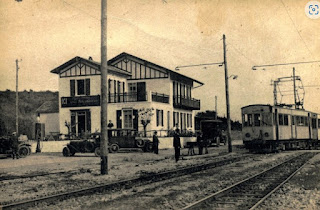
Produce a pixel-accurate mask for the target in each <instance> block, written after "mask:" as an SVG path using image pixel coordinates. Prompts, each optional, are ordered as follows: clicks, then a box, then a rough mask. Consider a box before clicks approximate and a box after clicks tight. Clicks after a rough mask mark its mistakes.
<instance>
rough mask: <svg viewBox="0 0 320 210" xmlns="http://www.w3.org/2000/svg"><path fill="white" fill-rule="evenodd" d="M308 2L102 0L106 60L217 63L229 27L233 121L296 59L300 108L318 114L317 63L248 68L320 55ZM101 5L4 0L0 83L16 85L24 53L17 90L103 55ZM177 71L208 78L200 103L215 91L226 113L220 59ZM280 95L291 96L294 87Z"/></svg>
mask: <svg viewBox="0 0 320 210" xmlns="http://www.w3.org/2000/svg"><path fill="white" fill-rule="evenodd" d="M307 3H308V1H307V0H223V1H222V0H184V1H183V0H122V1H117V0H108V2H107V5H108V8H107V16H108V32H107V34H108V44H107V47H108V49H107V50H108V59H111V58H113V57H115V56H116V55H118V54H120V53H122V52H127V53H130V54H132V55H135V56H137V57H140V58H142V59H145V60H148V61H150V62H153V63H156V64H158V65H161V66H164V67H166V68H169V69H171V70H174V69H175V67H176V66H183V65H192V64H203V63H215V62H223V42H222V36H223V34H225V36H226V44H227V52H226V56H227V66H228V74H229V75H230V76H231V75H237V76H238V77H237V79H235V80H233V79H232V78H230V79H229V93H230V109H231V118H232V119H236V120H240V119H241V107H243V106H246V105H249V104H273V86H272V85H271V81H272V80H276V79H277V78H280V77H290V76H292V68H293V67H295V69H296V75H297V76H300V77H301V80H302V83H303V85H304V86H305V89H304V90H305V96H304V108H305V109H307V110H310V111H313V112H317V113H320V106H319V105H318V104H319V102H320V86H318V85H320V74H319V70H320V62H319V63H312V64H299V65H286V66H274V67H265V70H262V68H258V70H257V71H253V70H252V66H254V65H265V64H283V63H293V62H306V61H317V60H318V61H319V60H320V36H319V35H320V19H310V18H308V17H307V16H306V14H305V6H306V4H307ZM100 7H101V2H100V0H90V1H89V0H23V1H20V2H17V1H15V0H1V1H0V54H1V56H0V90H6V89H10V90H15V76H16V62H15V61H16V59H18V60H19V61H20V60H21V62H19V67H20V70H19V90H20V91H22V90H30V89H32V90H34V91H41V90H51V91H57V90H58V76H57V75H56V74H52V73H50V70H52V69H54V68H55V67H57V66H59V65H61V64H63V63H64V62H66V61H68V60H70V59H72V58H74V57H75V56H81V57H84V58H88V57H89V56H91V57H92V58H93V60H95V61H98V62H100V33H101V32H100V15H101V8H100ZM179 73H181V74H185V75H187V76H190V77H192V78H194V79H196V80H199V81H201V82H203V83H204V84H205V85H204V86H202V87H199V88H196V89H194V90H193V97H194V98H197V99H200V100H201V111H204V110H214V109H215V96H217V98H218V100H217V104H218V106H217V111H218V115H220V116H224V115H225V113H226V111H225V110H226V103H225V101H226V99H225V81H224V68H223V67H219V66H218V65H210V66H206V67H204V66H201V67H190V68H182V69H180V71H179ZM291 84H292V83H289V82H288V83H283V84H282V85H283V87H281V88H282V89H281V90H284V92H285V91H288V90H289V91H290V88H291V89H292V86H291ZM299 91H300V92H299V93H301V90H300V89H299ZM286 93H288V92H286ZM289 93H290V92H289ZM300 95H301V94H300ZM301 97H302V95H301ZM279 98H280V96H279ZM281 102H283V103H293V95H289V96H283V97H282V98H281Z"/></svg>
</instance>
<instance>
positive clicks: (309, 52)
mask: <svg viewBox="0 0 320 210" xmlns="http://www.w3.org/2000/svg"><path fill="white" fill-rule="evenodd" d="M280 1H281V3H282V5H283V7H284V8H285V10H286V12H287V15H288V16H289V18H290V20H291V22H292V25H293V26H294V28H295V29H296V31H297V33H298V34H299V37H300V39H301V41H302V42H303V44H304V46H305V47H306V48H307V50H308V51H309V53H310V55H311V56H312V57H314V56H313V54H312V53H311V51H310V49H309V47H308V45H307V44H306V42H305V41H304V40H303V38H302V36H301V34H300V32H299V30H298V29H297V26H296V25H295V23H294V21H293V19H292V17H291V16H290V14H289V11H288V10H287V8H286V5H285V4H284V3H283V1H282V0H280Z"/></svg>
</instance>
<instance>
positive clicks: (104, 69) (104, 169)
mask: <svg viewBox="0 0 320 210" xmlns="http://www.w3.org/2000/svg"><path fill="white" fill-rule="evenodd" d="M100 70H101V136H100V151H101V156H100V157H101V174H103V175H104V174H108V130H107V119H108V118H107V114H108V96H107V94H108V91H107V81H108V80H107V76H108V60H107V0H101V67H100Z"/></svg>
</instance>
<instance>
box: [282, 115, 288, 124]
mask: <svg viewBox="0 0 320 210" xmlns="http://www.w3.org/2000/svg"><path fill="white" fill-rule="evenodd" d="M283 120H284V125H289V120H288V115H287V114H284V115H283Z"/></svg>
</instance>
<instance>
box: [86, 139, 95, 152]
mask: <svg viewBox="0 0 320 210" xmlns="http://www.w3.org/2000/svg"><path fill="white" fill-rule="evenodd" d="M84 149H85V151H86V152H93V151H94V144H93V143H92V142H90V141H87V142H86V143H85V146H84Z"/></svg>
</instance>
